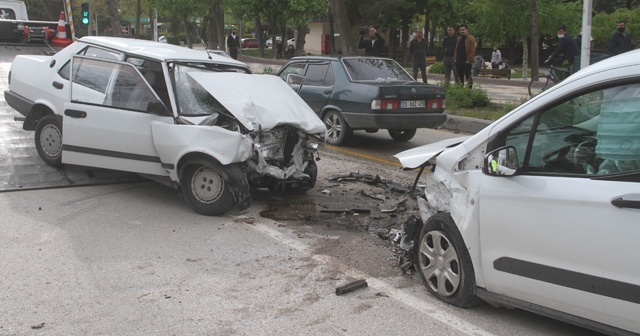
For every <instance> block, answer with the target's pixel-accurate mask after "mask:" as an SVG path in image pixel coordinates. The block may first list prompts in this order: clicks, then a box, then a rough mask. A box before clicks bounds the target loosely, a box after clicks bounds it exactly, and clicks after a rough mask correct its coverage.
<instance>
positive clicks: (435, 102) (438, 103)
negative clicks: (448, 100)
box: [427, 99, 444, 109]
mask: <svg viewBox="0 0 640 336" xmlns="http://www.w3.org/2000/svg"><path fill="white" fill-rule="evenodd" d="M427 108H430V109H432V108H433V109H437V108H444V100H440V99H432V100H428V101H427Z"/></svg>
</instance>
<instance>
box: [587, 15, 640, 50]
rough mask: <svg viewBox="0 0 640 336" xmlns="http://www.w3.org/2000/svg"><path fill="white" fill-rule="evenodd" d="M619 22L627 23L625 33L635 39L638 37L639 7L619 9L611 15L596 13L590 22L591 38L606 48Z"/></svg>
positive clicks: (639, 32)
mask: <svg viewBox="0 0 640 336" xmlns="http://www.w3.org/2000/svg"><path fill="white" fill-rule="evenodd" d="M620 20H624V21H626V22H627V31H628V32H629V33H630V34H631V35H632V37H633V36H635V38H637V37H638V36H639V35H640V7H636V8H635V9H633V10H629V9H627V8H620V9H618V10H616V11H614V12H613V13H598V14H596V15H595V16H594V17H593V20H592V22H591V37H593V40H594V41H596V43H598V44H599V45H602V46H603V47H604V46H606V44H607V43H608V41H609V39H611V35H612V34H613V32H614V30H615V29H616V23H617V22H618V21H620Z"/></svg>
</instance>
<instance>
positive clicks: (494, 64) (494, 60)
mask: <svg viewBox="0 0 640 336" xmlns="http://www.w3.org/2000/svg"><path fill="white" fill-rule="evenodd" d="M501 59H502V54H501V53H500V50H498V47H493V52H492V53H491V69H498V68H499V67H500V60H501Z"/></svg>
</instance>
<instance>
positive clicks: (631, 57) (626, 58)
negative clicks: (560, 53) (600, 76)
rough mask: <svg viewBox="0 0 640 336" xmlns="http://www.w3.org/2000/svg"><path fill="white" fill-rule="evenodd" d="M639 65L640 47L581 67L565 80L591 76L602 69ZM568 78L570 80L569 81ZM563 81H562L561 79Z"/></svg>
mask: <svg viewBox="0 0 640 336" xmlns="http://www.w3.org/2000/svg"><path fill="white" fill-rule="evenodd" d="M633 65H635V66H637V65H640V49H635V50H631V51H628V52H625V53H622V54H619V55H616V56H612V57H609V58H607V59H604V60H602V61H600V62H597V63H594V64H591V65H589V66H588V67H585V68H584V69H581V70H580V71H578V72H576V73H575V74H573V75H571V76H570V77H569V78H567V80H566V82H573V81H576V80H578V79H580V78H582V77H587V76H591V75H593V74H596V73H600V72H602V71H606V70H611V69H615V68H624V67H628V66H633ZM569 79H570V81H569ZM563 83H564V81H563Z"/></svg>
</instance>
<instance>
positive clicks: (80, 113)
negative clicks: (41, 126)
mask: <svg viewBox="0 0 640 336" xmlns="http://www.w3.org/2000/svg"><path fill="white" fill-rule="evenodd" d="M64 115H66V116H68V117H71V118H75V119H82V118H86V117H87V112H85V111H78V110H65V111H64Z"/></svg>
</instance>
